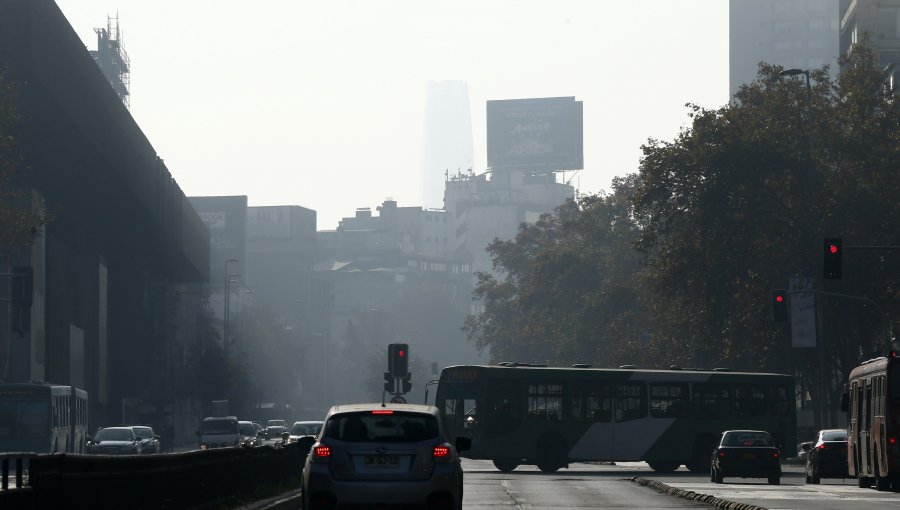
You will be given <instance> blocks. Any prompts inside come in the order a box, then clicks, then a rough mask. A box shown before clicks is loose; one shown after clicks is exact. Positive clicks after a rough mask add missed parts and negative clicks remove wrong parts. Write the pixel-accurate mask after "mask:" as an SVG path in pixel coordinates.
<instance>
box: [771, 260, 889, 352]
mask: <svg viewBox="0 0 900 510" xmlns="http://www.w3.org/2000/svg"><path fill="white" fill-rule="evenodd" d="M848 248H849V246H848ZM879 248H883V247H879ZM898 248H900V247H898ZM788 293H789V294H807V293H808V294H819V295H822V296H832V297H839V298H844V299H851V300H854V301H863V302H865V303H868V304H870V305H872V307H873V308H875V310H877V311H878V313H879V314H880V315H881V318H882V319H883V320H884V322H885V324H886V325H887V328H886V331H887V343H886V345H887V348H888V349H890V348H891V342H893V341H894V328H893V325H892V324H891V318H890V317H889V316H888V315H887V313H885V311H884V309H883V308H881V307H880V306H878V303H876V302H875V301H874V300H872V298H870V297H868V296H854V295H852V294H841V293H839V292H827V291H824V290H792V291H788Z"/></svg>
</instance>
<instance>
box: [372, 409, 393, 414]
mask: <svg viewBox="0 0 900 510" xmlns="http://www.w3.org/2000/svg"><path fill="white" fill-rule="evenodd" d="M372 414H394V410H393V409H376V410H374V411H372Z"/></svg>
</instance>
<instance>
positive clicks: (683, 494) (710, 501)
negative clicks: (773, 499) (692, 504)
mask: <svg viewBox="0 0 900 510" xmlns="http://www.w3.org/2000/svg"><path fill="white" fill-rule="evenodd" d="M630 480H631V482H632V483H636V484H638V485H642V486H644V487H650V488H651V489H654V490H656V491H657V492H661V493H663V494H669V495H672V496H677V497H679V498H682V499H687V500H691V501H699V502H701V503H706V504H707V505H710V506H712V507H714V508H721V509H722V510H768V509H767V508H765V507H761V506H757V505H751V504H749V503H738V502H736V501H729V500H727V499H722V498H719V497H716V496H713V495H712V494H702V493H699V492H694V491H686V490H684V489H676V488H675V487H672V486H671V485H667V484H664V483H662V482H658V481H656V480H649V479H647V478H642V477H640V476H633V477H631V478H630Z"/></svg>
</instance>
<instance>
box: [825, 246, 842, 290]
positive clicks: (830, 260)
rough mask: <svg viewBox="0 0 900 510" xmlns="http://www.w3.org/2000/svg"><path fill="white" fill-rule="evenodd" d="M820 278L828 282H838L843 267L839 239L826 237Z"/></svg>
mask: <svg viewBox="0 0 900 510" xmlns="http://www.w3.org/2000/svg"><path fill="white" fill-rule="evenodd" d="M823 255H824V257H825V258H824V259H823V264H822V276H824V277H825V278H826V279H829V280H838V279H840V277H841V270H842V267H843V260H842V258H843V256H844V245H843V243H842V242H841V238H840V237H826V238H825V243H824V246H823Z"/></svg>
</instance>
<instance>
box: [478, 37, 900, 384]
mask: <svg viewBox="0 0 900 510" xmlns="http://www.w3.org/2000/svg"><path fill="white" fill-rule="evenodd" d="M782 71H783V68H780V67H778V66H770V65H765V64H761V65H760V68H759V73H758V75H757V77H756V79H755V80H754V81H753V82H752V83H750V84H747V85H745V86H743V87H742V88H741V89H740V91H739V92H738V93H737V94H736V96H735V97H734V98H733V100H732V101H731V102H730V103H729V104H727V105H724V106H722V107H720V108H715V109H708V108H702V107H699V106H697V105H692V104H689V105H687V108H688V118H689V123H690V124H689V126H688V127H686V128H684V129H683V130H682V131H681V132H680V133H678V135H677V136H676V137H675V138H674V139H673V140H669V141H664V140H654V139H651V140H648V142H647V143H646V144H645V145H644V146H643V147H642V153H643V155H642V158H641V161H640V166H639V172H638V173H637V174H633V175H628V176H626V177H622V178H618V179H616V180H615V182H614V184H613V187H612V191H611V192H610V193H605V194H598V195H592V196H586V197H582V198H580V199H579V200H578V201H577V202H574V201H573V202H569V203H567V204H565V205H563V206H562V207H560V208H559V209H558V210H557V211H556V214H554V215H551V216H545V217H543V218H541V219H540V221H538V222H537V223H535V224H533V225H522V226H521V227H520V229H519V232H518V235H517V236H516V238H515V239H513V240H510V241H500V240H497V241H495V242H494V243H492V244H491V245H490V246H489V247H488V251H489V252H490V254H491V256H492V257H493V259H494V271H493V272H492V273H490V274H480V275H478V284H477V287H476V289H475V292H474V298H475V299H476V300H478V301H480V302H482V304H483V311H482V312H481V313H479V314H476V315H472V316H470V317H469V318H468V319H467V321H466V324H465V328H464V329H465V331H466V333H467V335H468V337H469V339H470V340H471V341H472V342H473V343H474V344H475V345H476V346H477V347H478V348H479V349H481V350H482V351H485V352H489V353H490V356H491V358H492V359H493V360H494V361H523V362H549V363H551V364H567V363H575V362H583V363H593V364H595V365H596V366H615V365H616V364H618V363H622V362H629V363H639V364H641V365H644V366H651V367H657V368H663V367H667V366H669V365H670V364H675V365H679V366H688V367H691V366H692V367H708V368H712V367H714V366H729V367H732V368H739V369H751V370H772V371H789V370H792V369H793V368H798V369H799V370H800V371H801V372H803V373H804V374H806V375H804V377H807V376H808V377H809V378H814V377H816V374H815V373H814V370H813V368H812V366H811V365H810V364H809V360H810V359H811V358H812V356H809V355H807V352H808V351H803V350H797V349H792V348H791V341H790V329H789V327H788V326H787V325H784V324H775V323H774V321H773V318H772V309H771V302H770V299H771V292H772V290H773V289H776V288H786V287H787V286H788V280H789V278H790V277H791V276H792V275H794V274H805V275H811V276H814V277H817V276H818V275H820V274H821V269H822V268H821V264H822V240H823V238H824V237H842V238H843V239H844V244H845V245H897V244H900V243H898V237H900V231H898V229H897V228H896V218H898V214H900V200H898V197H900V173H898V171H897V165H896V161H898V155H900V154H898V151H900V143H898V138H900V105H898V101H897V99H896V97H895V96H894V91H892V90H888V89H887V88H886V87H885V75H884V74H883V71H882V69H880V67H879V65H878V62H877V57H876V55H875V54H874V53H873V51H872V50H870V49H869V48H867V47H866V46H865V45H859V46H857V47H855V48H854V51H853V52H852V54H850V56H849V57H848V58H846V59H845V60H844V61H843V62H842V72H841V73H840V74H839V75H838V78H837V79H836V80H835V79H832V78H831V76H830V75H829V72H828V69H827V68H821V69H814V70H811V71H809V78H810V84H811V88H810V90H809V92H807V86H806V81H805V77H804V76H803V75H800V76H786V75H782ZM807 115H811V118H809V117H807ZM810 125H811V126H812V133H810V132H809V128H808V126H810ZM588 143H589V141H588ZM844 265H845V270H844V278H843V279H842V280H840V281H825V282H823V281H821V278H816V279H817V280H818V283H817V290H819V291H824V292H828V293H829V294H828V295H819V296H818V297H817V299H819V300H821V302H822V306H823V320H822V324H823V326H824V327H823V330H824V332H823V334H821V335H820V338H822V339H823V340H824V344H825V346H826V349H827V355H828V363H829V365H828V366H834V367H835V370H836V371H838V372H840V373H842V374H844V375H846V374H847V372H849V369H850V368H852V366H854V365H855V364H856V363H858V362H859V361H860V359H862V358H866V357H868V356H870V355H871V353H872V352H873V351H874V350H875V349H877V348H879V347H881V346H883V344H884V342H883V340H884V338H886V331H885V330H886V324H887V321H888V319H889V317H893V316H895V315H896V314H897V312H898V304H897V300H896V297H897V293H898V289H900V254H897V253H896V252H893V251H889V250H883V251H882V250H857V251H853V250H849V251H847V252H846V253H845V256H844ZM835 294H844V295H848V296H855V297H858V298H868V299H870V300H871V301H873V302H874V303H876V304H878V306H877V307H873V306H871V305H867V304H866V301H865V300H864V299H850V298H844V297H841V296H835ZM878 308H881V309H882V310H884V312H885V314H887V315H888V317H885V316H884V315H882V314H881V312H880V311H879V310H878ZM811 380H812V379H810V381H811ZM810 384H811V382H810Z"/></svg>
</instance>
